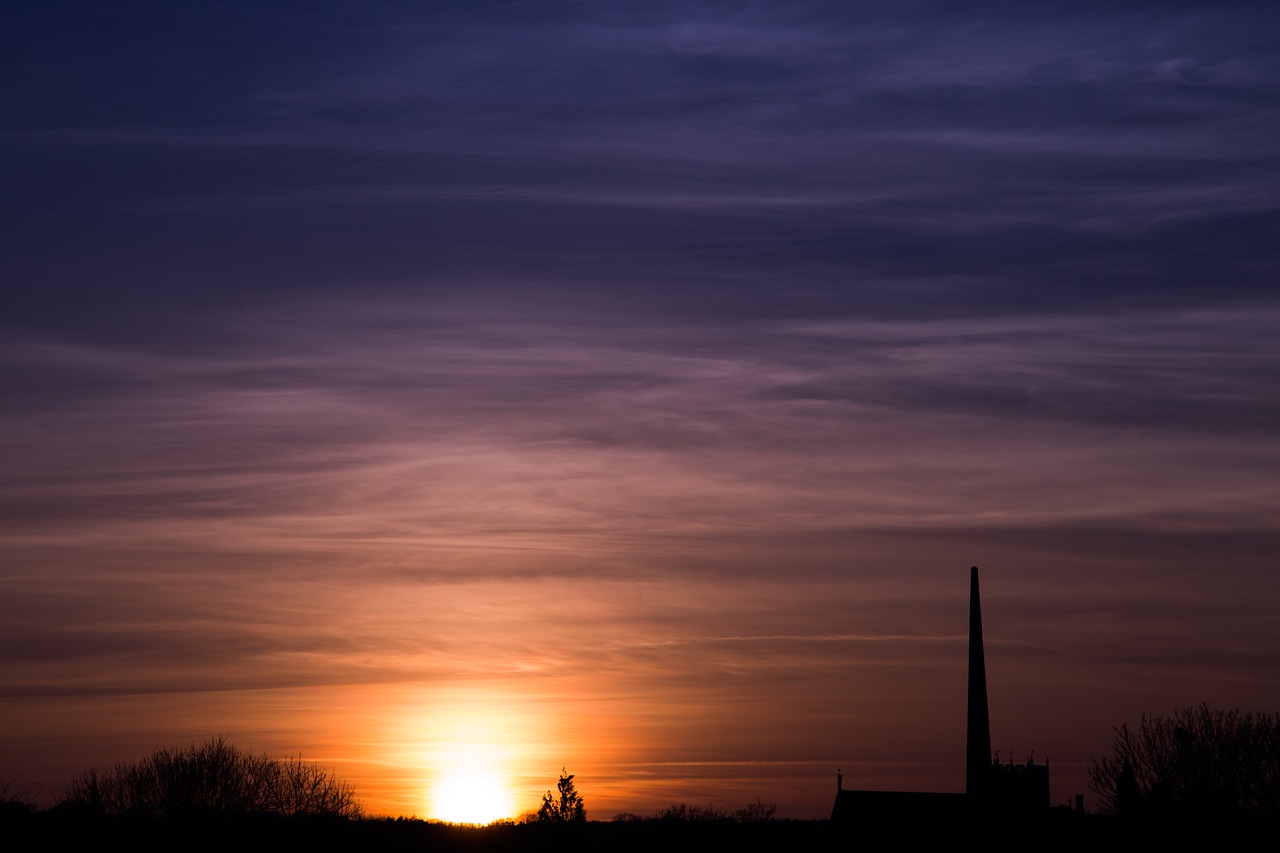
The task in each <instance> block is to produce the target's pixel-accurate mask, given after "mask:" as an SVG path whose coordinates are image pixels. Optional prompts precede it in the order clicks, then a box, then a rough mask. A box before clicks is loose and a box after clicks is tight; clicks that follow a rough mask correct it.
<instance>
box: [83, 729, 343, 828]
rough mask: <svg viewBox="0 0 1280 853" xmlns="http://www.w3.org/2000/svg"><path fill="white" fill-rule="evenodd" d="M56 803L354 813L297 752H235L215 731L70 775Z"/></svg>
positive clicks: (182, 814)
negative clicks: (195, 740) (287, 754)
mask: <svg viewBox="0 0 1280 853" xmlns="http://www.w3.org/2000/svg"><path fill="white" fill-rule="evenodd" d="M62 803H63V804H64V805H67V806H71V807H74V808H77V809H82V810H89V811H91V812H96V813H99V814H104V815H133V816H139V817H153V818H163V819H189V818H195V817H229V816H234V815H247V814H275V815H282V816H286V817H294V816H328V817H358V816H359V815H360V803H359V801H358V800H357V799H356V796H355V791H354V790H353V789H352V788H351V786H350V785H348V784H347V783H345V782H342V781H339V780H338V779H335V778H334V777H333V776H332V775H331V774H330V773H329V772H328V771H326V770H323V769H321V768H320V767H319V766H317V765H315V764H311V763H308V762H304V761H302V759H301V758H293V757H291V758H286V759H275V758H270V757H268V756H266V755H253V754H251V753H246V752H241V751H240V750H238V749H236V748H235V747H234V746H232V745H231V743H230V742H229V741H228V740H227V739H226V738H225V737H222V736H219V737H215V738H210V739H209V740H206V741H204V742H203V743H201V744H198V745H197V744H191V745H189V746H187V747H186V748H183V749H168V748H160V749H157V750H155V751H154V752H152V753H151V754H150V755H148V756H146V757H144V758H141V759H138V760H137V761H134V762H121V763H118V764H116V765H115V767H113V768H111V769H110V770H107V771H103V772H99V771H97V770H89V771H88V772H86V773H83V774H81V775H80V776H78V777H76V778H74V779H73V780H72V781H71V782H70V783H69V784H68V785H67V787H66V790H65V792H64V793H63V797H62Z"/></svg>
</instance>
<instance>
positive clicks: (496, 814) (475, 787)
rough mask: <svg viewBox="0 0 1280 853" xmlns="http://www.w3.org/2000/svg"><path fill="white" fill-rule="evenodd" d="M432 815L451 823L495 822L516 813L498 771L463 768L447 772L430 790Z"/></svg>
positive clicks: (507, 789)
mask: <svg viewBox="0 0 1280 853" xmlns="http://www.w3.org/2000/svg"><path fill="white" fill-rule="evenodd" d="M430 811H431V815H432V816H433V817H435V818H437V819H438V820H445V821H448V822H450V823H479V824H486V823H493V822H494V821H495V820H501V819H502V818H506V817H510V816H511V815H512V813H513V812H514V805H513V801H512V797H511V791H510V789H509V788H508V786H507V782H506V780H505V779H503V778H502V777H501V776H500V775H499V774H498V773H495V772H493V771H491V770H485V769H481V768H467V767H460V768H454V769H450V770H448V771H446V772H445V773H444V775H442V776H441V777H440V778H439V779H438V780H436V783H435V785H434V786H433V787H432V789H431V809H430Z"/></svg>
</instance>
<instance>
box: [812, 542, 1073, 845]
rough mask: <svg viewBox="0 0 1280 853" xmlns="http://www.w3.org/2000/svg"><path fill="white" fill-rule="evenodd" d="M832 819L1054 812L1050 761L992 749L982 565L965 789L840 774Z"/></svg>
mask: <svg viewBox="0 0 1280 853" xmlns="http://www.w3.org/2000/svg"><path fill="white" fill-rule="evenodd" d="M836 778H837V782H836V789H837V790H836V801H835V804H834V805H833V806H832V808H831V820H832V821H833V822H835V823H839V824H842V825H845V826H846V827H852V826H857V825H866V824H872V823H875V824H881V825H882V824H884V823H886V822H888V823H902V822H911V821H914V820H919V819H927V818H951V817H966V816H982V815H989V816H997V815H999V816H1015V815H1036V814H1043V813H1046V812H1048V811H1049V763H1048V762H1047V761H1046V762H1045V763H1044V764H1035V763H1033V762H1032V761H1031V760H1030V759H1028V760H1027V763H1026V764H1014V763H1012V762H1006V763H1004V764H1001V763H1000V761H999V756H996V757H994V758H993V757H992V754H991V718H990V714H989V713H988V709H987V667H986V659H985V656H984V654H983V648H982V603H981V600H980V598H979V595H978V567H977V566H974V567H972V568H971V569H970V570H969V697H968V723H967V726H966V748H965V786H964V793H963V794H937V793H928V792H921V791H846V790H844V786H843V777H841V776H840V775H839V774H838V773H837V777H836Z"/></svg>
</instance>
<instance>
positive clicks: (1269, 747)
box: [1089, 704, 1280, 817]
mask: <svg viewBox="0 0 1280 853" xmlns="http://www.w3.org/2000/svg"><path fill="white" fill-rule="evenodd" d="M1111 752H1112V754H1111V755H1110V756H1107V757H1104V758H1101V759H1098V760H1096V761H1093V762H1091V764H1090V767H1089V780H1090V781H1089V787H1090V788H1091V789H1092V790H1093V792H1094V793H1095V794H1097V795H1098V798H1099V800H1100V801H1101V803H1102V808H1103V810H1104V811H1110V812H1116V813H1120V814H1135V813H1143V812H1147V813H1151V812H1161V811H1166V810H1172V809H1175V808H1176V809H1177V810H1178V811H1179V812H1180V813H1183V814H1195V813H1199V814H1215V815H1225V814H1247V815H1257V816H1263V817H1280V716H1277V715H1273V714H1257V713H1252V712H1250V713H1241V712H1240V711H1239V710H1233V711H1223V710H1219V709H1216V708H1211V707H1210V706H1209V705H1208V704H1202V705H1200V707H1198V708H1183V709H1181V710H1178V711H1175V712H1174V713H1173V714H1171V715H1169V716H1167V717H1166V716H1145V715H1144V716H1143V718H1142V721H1141V722H1140V723H1139V724H1138V726H1137V727H1136V728H1133V729H1131V728H1129V726H1128V724H1125V725H1121V726H1120V727H1119V728H1117V729H1115V736H1114V737H1113V738H1112V741H1111Z"/></svg>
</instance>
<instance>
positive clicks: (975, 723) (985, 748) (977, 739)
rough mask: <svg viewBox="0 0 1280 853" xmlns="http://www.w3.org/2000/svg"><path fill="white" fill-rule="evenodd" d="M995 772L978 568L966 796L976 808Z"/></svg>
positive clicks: (972, 582) (973, 576) (972, 609)
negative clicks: (992, 757) (989, 777)
mask: <svg viewBox="0 0 1280 853" xmlns="http://www.w3.org/2000/svg"><path fill="white" fill-rule="evenodd" d="M990 772H991V718H990V716H989V715H988V713H987V665H986V661H985V659H984V657H983V654H982V603H981V601H979V599H978V567H977V566H974V567H972V568H971V569H969V730H968V738H967V749H966V752H965V768H964V792H965V794H967V795H968V797H969V799H970V802H971V803H974V804H976V801H977V800H980V799H981V797H982V794H983V789H984V788H985V787H986V779H987V776H988V775H989V774H990Z"/></svg>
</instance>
